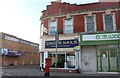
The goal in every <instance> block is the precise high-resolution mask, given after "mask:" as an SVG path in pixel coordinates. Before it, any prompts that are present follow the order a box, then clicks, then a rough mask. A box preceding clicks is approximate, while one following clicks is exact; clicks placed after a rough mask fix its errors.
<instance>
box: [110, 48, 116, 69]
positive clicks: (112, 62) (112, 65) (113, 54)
mask: <svg viewBox="0 0 120 78" xmlns="http://www.w3.org/2000/svg"><path fill="white" fill-rule="evenodd" d="M110 70H111V71H116V70H117V62H116V50H114V49H113V50H110Z"/></svg>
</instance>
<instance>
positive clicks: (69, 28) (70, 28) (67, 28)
mask: <svg viewBox="0 0 120 78" xmlns="http://www.w3.org/2000/svg"><path fill="white" fill-rule="evenodd" d="M72 24H73V22H72V19H67V20H65V27H64V33H65V34H68V33H73V25H72Z"/></svg>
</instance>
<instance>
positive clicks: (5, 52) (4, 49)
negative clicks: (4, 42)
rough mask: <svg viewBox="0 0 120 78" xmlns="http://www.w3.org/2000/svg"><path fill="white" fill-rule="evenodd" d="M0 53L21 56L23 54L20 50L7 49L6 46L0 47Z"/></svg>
mask: <svg viewBox="0 0 120 78" xmlns="http://www.w3.org/2000/svg"><path fill="white" fill-rule="evenodd" d="M0 55H4V56H21V55H23V52H22V51H17V50H12V49H7V48H1V49H0Z"/></svg>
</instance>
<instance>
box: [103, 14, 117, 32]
mask: <svg viewBox="0 0 120 78" xmlns="http://www.w3.org/2000/svg"><path fill="white" fill-rule="evenodd" d="M110 14H112V21H113V30H111V31H115V30H116V22H115V13H110ZM105 15H109V14H107V13H103V14H102V17H103V27H104V28H103V29H104V31H110V30H106V26H105Z"/></svg>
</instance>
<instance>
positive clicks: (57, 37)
mask: <svg viewBox="0 0 120 78" xmlns="http://www.w3.org/2000/svg"><path fill="white" fill-rule="evenodd" d="M58 43H59V35H58V32H56V33H55V50H56V52H55V72H57V46H58Z"/></svg>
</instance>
